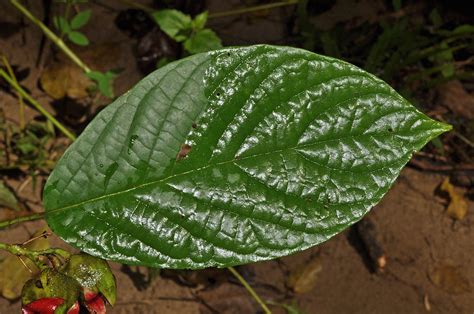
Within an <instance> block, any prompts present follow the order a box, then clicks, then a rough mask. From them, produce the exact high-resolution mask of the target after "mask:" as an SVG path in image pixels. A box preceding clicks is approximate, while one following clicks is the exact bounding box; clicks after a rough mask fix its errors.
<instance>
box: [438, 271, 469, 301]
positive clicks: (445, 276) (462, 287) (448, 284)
mask: <svg viewBox="0 0 474 314" xmlns="http://www.w3.org/2000/svg"><path fill="white" fill-rule="evenodd" d="M429 278H430V280H431V282H433V284H434V285H435V286H437V287H439V288H441V289H443V290H444V291H446V292H447V293H449V294H453V295H458V294H463V293H469V292H471V285H470V283H469V280H468V279H467V278H466V277H465V275H464V274H463V273H462V272H461V268H460V267H457V266H453V265H449V264H439V265H436V266H435V267H434V268H433V269H432V270H431V271H430V272H429Z"/></svg>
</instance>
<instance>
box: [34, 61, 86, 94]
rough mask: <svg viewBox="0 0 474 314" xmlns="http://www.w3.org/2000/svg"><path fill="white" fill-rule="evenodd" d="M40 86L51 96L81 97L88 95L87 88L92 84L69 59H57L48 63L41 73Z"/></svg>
mask: <svg viewBox="0 0 474 314" xmlns="http://www.w3.org/2000/svg"><path fill="white" fill-rule="evenodd" d="M40 84H41V88H43V90H44V91H45V92H46V93H47V94H48V95H49V96H51V97H52V98H54V99H62V98H64V97H66V96H67V97H69V98H72V99H81V98H84V97H87V96H88V95H89V93H88V89H89V88H90V87H91V86H92V85H93V83H92V81H91V80H90V79H89V78H88V77H87V76H86V75H85V74H84V72H83V71H82V70H81V69H80V68H79V67H78V66H77V65H75V64H73V63H71V62H70V61H59V62H54V63H52V64H50V65H49V66H48V67H47V68H46V69H45V70H44V71H43V73H42V74H41V77H40Z"/></svg>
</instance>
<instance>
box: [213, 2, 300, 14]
mask: <svg viewBox="0 0 474 314" xmlns="http://www.w3.org/2000/svg"><path fill="white" fill-rule="evenodd" d="M297 3H298V0H287V1H280V2H274V3H268V4H262V5H256V6H253V7H249V8H241V9H235V10H230V11H223V12H216V13H211V14H209V16H208V18H209V19H213V18H218V17H226V16H232V15H238V14H244V13H251V12H256V11H263V10H270V9H275V8H278V7H284V6H288V5H293V4H297Z"/></svg>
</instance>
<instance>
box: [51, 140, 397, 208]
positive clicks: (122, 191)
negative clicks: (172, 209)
mask: <svg viewBox="0 0 474 314" xmlns="http://www.w3.org/2000/svg"><path fill="white" fill-rule="evenodd" d="M377 134H382V133H381V132H377ZM369 135H370V133H362V134H356V135H350V136H343V137H338V138H332V139H327V140H323V141H318V142H314V143H308V144H303V145H296V146H293V147H285V148H282V149H277V150H270V151H267V152H264V153H260V154H253V155H249V156H245V157H239V158H232V159H230V160H225V161H221V162H217V163H212V164H207V165H205V166H203V167H199V168H195V169H190V170H188V171H183V172H179V173H175V174H173V175H169V176H167V177H165V178H161V179H159V180H154V181H150V182H146V183H142V184H139V185H136V186H134V187H131V188H128V189H125V190H121V191H117V192H113V193H109V194H105V195H101V196H98V197H94V198H91V199H88V200H85V201H82V202H79V203H76V204H72V205H68V206H64V207H59V208H55V209H51V210H48V211H47V212H46V214H51V213H55V212H59V211H63V210H67V209H70V208H75V207H79V206H82V205H84V204H88V203H93V202H96V201H100V200H103V199H107V198H109V197H112V196H116V195H121V194H125V193H128V192H131V191H134V190H138V189H141V188H143V187H147V186H150V185H154V184H160V183H164V182H166V181H167V180H170V179H173V178H177V177H180V176H183V175H187V174H191V173H194V172H198V171H201V170H204V169H208V168H211V167H215V166H221V165H225V164H229V163H234V162H238V161H243V160H248V159H252V158H258V157H261V156H265V155H270V154H276V153H283V152H285V151H291V150H294V151H296V152H298V149H301V148H306V147H311V146H315V145H319V144H321V143H328V142H334V141H340V140H344V139H351V138H352V139H353V138H357V137H360V136H369ZM387 135H392V136H394V135H400V133H397V134H391V133H387Z"/></svg>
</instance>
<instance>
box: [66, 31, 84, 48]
mask: <svg viewBox="0 0 474 314" xmlns="http://www.w3.org/2000/svg"><path fill="white" fill-rule="evenodd" d="M67 37H68V38H69V40H70V41H72V42H73V43H75V44H76V45H79V46H87V45H88V44H89V39H87V37H86V35H84V34H83V33H81V32H78V31H71V32H69V33H67Z"/></svg>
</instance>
